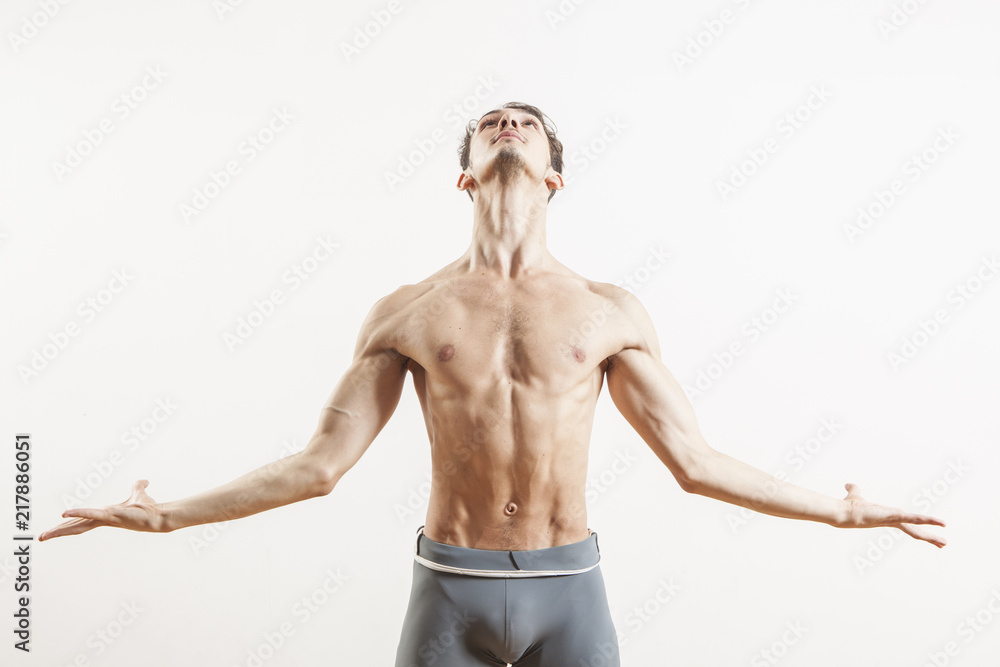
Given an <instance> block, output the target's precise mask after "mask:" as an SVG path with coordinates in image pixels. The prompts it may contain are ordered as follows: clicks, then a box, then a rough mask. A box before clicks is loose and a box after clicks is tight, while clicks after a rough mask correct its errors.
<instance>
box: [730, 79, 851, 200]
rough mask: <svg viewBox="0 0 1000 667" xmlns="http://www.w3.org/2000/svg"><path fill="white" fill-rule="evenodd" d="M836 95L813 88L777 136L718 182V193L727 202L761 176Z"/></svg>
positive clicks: (785, 118)
mask: <svg viewBox="0 0 1000 667" xmlns="http://www.w3.org/2000/svg"><path fill="white" fill-rule="evenodd" d="M831 97H833V93H832V92H830V91H829V90H827V87H826V84H825V83H821V84H820V85H819V86H810V87H809V95H808V96H807V97H806V99H805V101H803V102H802V104H799V105H798V106H796V107H795V108H793V109H791V110H790V111H787V112H786V113H784V114H783V115H782V116H781V118H779V119H778V120H777V122H775V124H774V131H775V132H776V133H777V136H769V137H768V138H767V139H764V141H762V142H760V144H759V145H758V146H753V147H751V148H748V149H747V150H746V158H745V159H743V160H741V161H740V162H738V163H736V164H734V165H733V166H732V167H731V168H730V170H729V177H728V178H727V179H725V180H723V179H718V180H716V181H715V189H716V190H717V191H718V193H719V196H720V197H721V198H722V201H723V202H726V201H729V198H730V197H732V196H733V195H735V194H736V192H737V191H738V190H739V189H740V188H742V187H743V186H744V185H746V184H747V183H748V182H749V181H750V179H751V178H752V177H753V176H754V175H755V174H757V173H758V172H759V171H760V169H761V168H762V167H763V166H764V165H765V164H767V163H768V161H770V159H771V156H772V155H774V154H775V153H777V152H778V149H780V148H781V146H782V143H783V142H784V143H786V144H787V142H789V141H790V140H791V139H792V137H794V136H795V134H796V133H797V132H798V131H799V130H801V129H802V128H803V127H805V125H806V123H808V122H809V121H810V120H811V119H812V118H813V115H814V114H815V112H817V111H819V110H820V109H822V108H823V107H824V106H825V105H826V103H827V102H829V101H830V98H831Z"/></svg>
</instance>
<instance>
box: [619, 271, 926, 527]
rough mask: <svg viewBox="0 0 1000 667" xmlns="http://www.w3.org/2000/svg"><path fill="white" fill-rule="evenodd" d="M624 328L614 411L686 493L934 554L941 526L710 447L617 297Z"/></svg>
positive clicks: (640, 323) (639, 312) (643, 323)
mask: <svg viewBox="0 0 1000 667" xmlns="http://www.w3.org/2000/svg"><path fill="white" fill-rule="evenodd" d="M618 305H619V306H620V307H621V309H622V316H623V320H622V321H623V325H624V327H625V328H626V330H633V331H634V335H633V336H632V339H633V340H632V341H631V342H630V343H629V346H628V347H625V348H624V349H622V350H621V351H620V352H619V353H618V354H615V355H613V356H612V357H610V358H609V365H608V368H607V371H606V377H607V384H608V393H610V394H611V398H612V400H613V401H614V403H615V406H616V407H617V408H618V410H619V411H620V412H621V413H622V415H623V416H624V417H625V419H626V420H627V421H628V422H629V424H631V426H632V427H633V428H634V429H635V430H636V432H637V433H638V434H639V435H640V436H641V437H642V439H643V440H644V441H645V442H646V444H647V445H649V447H650V448H651V449H652V450H653V452H654V453H655V454H656V456H657V457H658V458H659V459H660V460H661V461H662V462H663V464H664V465H666V466H667V468H668V469H669V470H670V472H671V473H672V474H673V476H674V477H675V478H676V479H677V482H678V483H679V484H680V486H681V488H682V489H684V490H685V491H687V492H688V493H697V494H700V495H704V496H708V497H710V498H715V499H717V500H722V501H724V502H727V503H732V504H734V505H739V506H741V507H746V508H749V509H752V510H755V511H757V512H762V513H764V514H771V515H773V516H780V517H786V518H790V519H805V520H810V521H819V522H822V523H826V524H829V525H831V526H835V527H838V528H873V527H876V526H893V527H896V528H899V529H900V530H902V531H903V532H905V533H906V534H907V535H910V536H911V537H914V538H916V539H920V540H926V541H927V542H930V543H931V544H934V545H935V546H938V547H943V546H944V545H945V540H944V539H943V538H940V537H938V536H936V535H934V534H932V533H931V532H930V531H929V530H928V529H926V528H924V527H923V525H927V524H929V525H936V526H944V525H945V524H944V522H943V521H941V520H940V519H935V518H933V517H929V516H924V515H920V514H914V513H911V512H904V511H902V510H900V509H898V508H894V507H886V506H883V505H876V504H874V503H869V502H868V501H866V500H864V498H862V497H861V495H860V491H859V489H858V487H857V486H855V485H854V484H847V485H845V486H846V489H847V491H848V494H847V496H846V497H845V498H843V499H836V498H831V497H829V496H825V495H823V494H820V493H816V492H815V491H810V490H808V489H804V488H802V487H800V486H796V485H794V484H790V483H788V482H785V481H782V480H779V479H777V478H775V477H773V476H772V475H769V474H767V473H765V472H764V471H762V470H759V469H757V468H754V467H753V466H750V465H747V464H746V463H743V462H742V461H739V460H737V459H734V458H733V457H731V456H728V455H726V454H723V453H722V452H719V451H716V450H715V449H713V448H712V447H710V446H709V445H708V443H707V442H706V441H705V438H704V436H703V435H702V433H701V430H700V428H699V427H698V422H697V419H696V418H695V414H694V410H693V408H692V407H691V402H690V401H689V400H688V397H687V395H686V394H685V393H684V390H683V388H682V387H681V385H680V384H679V383H678V382H677V380H676V379H674V377H673V375H671V373H670V371H668V370H667V368H666V367H665V366H664V365H663V363H662V362H661V361H660V354H659V345H658V343H657V340H656V333H655V331H654V330H653V324H652V321H651V320H650V318H649V315H648V314H647V313H646V310H645V308H643V306H642V304H641V303H640V302H639V300H638V299H637V298H636V297H635V296H633V295H632V294H631V293H629V292H625V291H624V290H622V293H620V294H619V298H618Z"/></svg>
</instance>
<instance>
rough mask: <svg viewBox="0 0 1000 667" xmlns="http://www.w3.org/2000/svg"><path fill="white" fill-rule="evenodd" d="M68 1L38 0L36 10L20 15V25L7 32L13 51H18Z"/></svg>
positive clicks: (36, 34)
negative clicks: (28, 14)
mask: <svg viewBox="0 0 1000 667" xmlns="http://www.w3.org/2000/svg"><path fill="white" fill-rule="evenodd" d="M69 2H70V0H39V1H38V11H36V12H33V13H32V14H31V15H30V16H24V17H22V18H21V26H20V28H19V29H18V31H17V32H16V33H15V32H13V31H11V32H8V33H7V41H8V42H10V48H11V49H12V50H13V51H14V53H20V52H21V49H22V48H23V47H24V46H25V45H26V44H27V43H28V42H29V41H30V40H32V39H34V38H35V37H37V36H38V34H39V33H40V32H41V31H42V29H43V28H44V27H45V26H47V25H48V24H49V22H50V21H51V20H52V19H54V18H55V17H56V16H57V15H58V14H59V12H60V11H61V10H62V8H63V7H64V6H66V5H68V4H69Z"/></svg>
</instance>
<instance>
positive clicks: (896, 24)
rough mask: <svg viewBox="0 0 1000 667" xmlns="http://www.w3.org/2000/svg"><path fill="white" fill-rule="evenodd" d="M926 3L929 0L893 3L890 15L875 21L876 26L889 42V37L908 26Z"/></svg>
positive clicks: (906, 0) (909, 0) (904, 0)
mask: <svg viewBox="0 0 1000 667" xmlns="http://www.w3.org/2000/svg"><path fill="white" fill-rule="evenodd" d="M926 4H927V0H903V1H902V2H895V3H893V5H892V9H890V10H889V15H888V16H886V17H884V18H880V19H879V20H878V21H877V22H876V23H875V27H876V28H878V31H879V34H880V35H882V39H883V40H885V41H887V42H888V41H889V38H890V37H891V36H892V35H893V34H895V33H897V32H899V30H900V29H901V28H903V27H904V26H906V25H907V24H908V23H909V22H910V19H911V18H913V16H914V15H915V14H916V13H917V12H918V11H920V9H921V8H922V7H923V6H924V5H926Z"/></svg>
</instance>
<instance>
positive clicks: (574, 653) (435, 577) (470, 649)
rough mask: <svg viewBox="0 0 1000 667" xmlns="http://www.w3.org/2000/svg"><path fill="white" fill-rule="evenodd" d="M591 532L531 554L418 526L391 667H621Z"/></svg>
mask: <svg viewBox="0 0 1000 667" xmlns="http://www.w3.org/2000/svg"><path fill="white" fill-rule="evenodd" d="M600 559H601V554H600V550H599V549H598V547H597V533H594V532H591V534H590V536H589V537H587V538H586V539H585V540H582V541H580V542H575V543H573V544H565V545H562V546H558V547H550V548H548V549H534V550H531V551H492V550H485V549H467V548H465V547H457V546H454V545H451V544H442V543H441V542H435V541H433V540H431V539H428V538H427V537H426V536H425V535H423V526H421V528H420V530H418V531H417V538H416V545H415V548H414V562H413V586H412V588H411V590H410V602H409V606H408V607H407V609H406V617H405V619H404V620H403V631H402V635H401V637H400V640H399V646H398V648H397V650H396V663H395V667H431V666H433V667H479V666H481V665H490V666H491V667H506V665H507V663H511V664H512V665H513V666H514V667H620V665H621V662H620V660H619V655H618V637H617V634H616V632H615V627H614V624H613V623H612V621H611V610H610V609H609V607H608V598H607V593H606V592H605V589H604V577H603V575H602V574H601V569H600V566H599V565H598V562H599V561H600Z"/></svg>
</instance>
